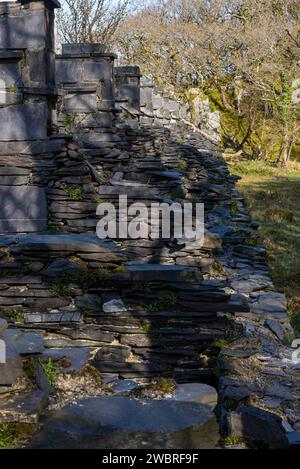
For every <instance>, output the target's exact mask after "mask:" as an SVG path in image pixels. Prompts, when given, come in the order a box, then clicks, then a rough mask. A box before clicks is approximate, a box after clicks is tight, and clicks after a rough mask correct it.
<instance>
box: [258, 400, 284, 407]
mask: <svg viewBox="0 0 300 469" xmlns="http://www.w3.org/2000/svg"><path fill="white" fill-rule="evenodd" d="M281 402H282V401H281V400H280V399H265V400H264V401H263V403H264V405H265V406H266V407H268V408H269V409H279V408H280V407H281Z"/></svg>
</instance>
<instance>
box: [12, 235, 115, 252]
mask: <svg viewBox="0 0 300 469" xmlns="http://www.w3.org/2000/svg"><path fill="white" fill-rule="evenodd" d="M19 247H20V249H21V250H22V251H58V252H59V251H62V252H77V253H79V252H87V253H98V252H107V253H108V252H111V251H115V250H117V244H116V243H114V242H113V241H111V240H108V239H105V240H103V239H102V240H101V239H99V238H98V237H97V235H95V234H91V233H85V234H55V235H21V236H20V242H19Z"/></svg>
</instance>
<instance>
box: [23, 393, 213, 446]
mask: <svg viewBox="0 0 300 469" xmlns="http://www.w3.org/2000/svg"><path fill="white" fill-rule="evenodd" d="M218 438H219V435H218V426H217V423H216V419H215V416H214V414H213V412H212V411H211V410H210V409H209V408H208V406H204V405H201V404H197V403H194V402H176V401H171V400H169V401H168V400H136V399H133V398H129V397H119V396H116V397H114V396H112V397H111V396H110V397H96V398H87V399H82V400H78V401H77V402H76V403H75V404H71V405H69V406H67V407H64V408H63V409H61V410H58V411H54V412H51V413H49V414H48V416H47V418H46V419H44V421H43V427H42V429H41V431H39V432H38V433H37V434H36V435H35V436H34V437H33V439H32V441H31V443H30V445H29V446H30V448H35V449H37V448H65V449H70V448H78V449H83V448H85V449H87V448H93V449H100V448H110V449H120V448H122V449H139V448H140V449H147V448H149V449H150V448H151V449H172V448H176V449H194V448H195V449H204V448H214V447H215V445H216V443H217V441H218Z"/></svg>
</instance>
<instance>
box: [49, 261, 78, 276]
mask: <svg viewBox="0 0 300 469" xmlns="http://www.w3.org/2000/svg"><path fill="white" fill-rule="evenodd" d="M75 270H83V268H82V267H81V266H80V265H78V264H76V262H71V261H69V260H68V259H55V261H53V262H52V263H51V264H50V265H49V267H48V268H47V270H46V271H45V272H44V275H46V276H47V277H53V278H56V277H59V276H60V275H61V274H72V272H74V271H75Z"/></svg>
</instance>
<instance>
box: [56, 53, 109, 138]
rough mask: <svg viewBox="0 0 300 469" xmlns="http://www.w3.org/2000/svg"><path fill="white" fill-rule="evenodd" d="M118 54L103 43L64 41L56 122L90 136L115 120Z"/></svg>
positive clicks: (58, 58)
mask: <svg viewBox="0 0 300 469" xmlns="http://www.w3.org/2000/svg"><path fill="white" fill-rule="evenodd" d="M114 59H115V55H114V54H108V53H104V52H103V47H102V45H101V44H64V45H63V48H62V54H61V55H57V56H56V84H57V87H58V89H59V98H58V105H57V125H58V127H59V128H60V129H63V130H67V131H69V132H70V133H72V134H77V135H81V137H84V136H85V135H86V137H88V133H101V132H105V131H106V130H105V129H110V128H112V126H113V122H114V111H115V96H114V83H113V64H114Z"/></svg>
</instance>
